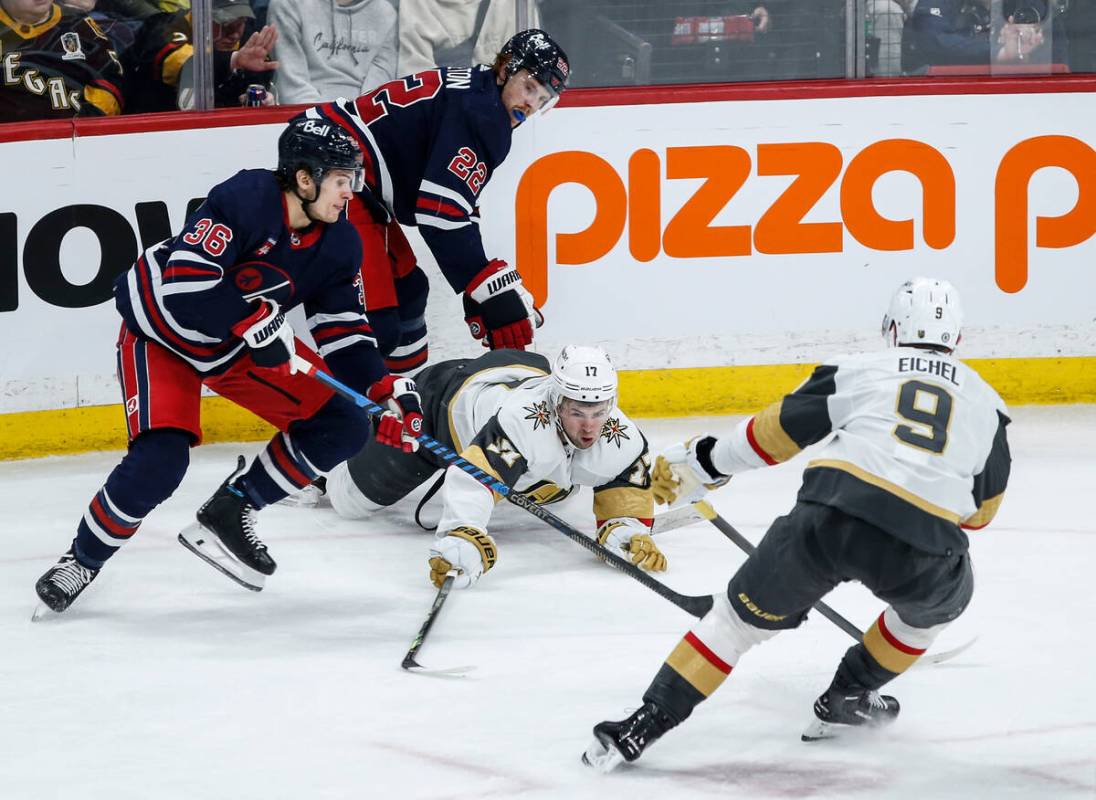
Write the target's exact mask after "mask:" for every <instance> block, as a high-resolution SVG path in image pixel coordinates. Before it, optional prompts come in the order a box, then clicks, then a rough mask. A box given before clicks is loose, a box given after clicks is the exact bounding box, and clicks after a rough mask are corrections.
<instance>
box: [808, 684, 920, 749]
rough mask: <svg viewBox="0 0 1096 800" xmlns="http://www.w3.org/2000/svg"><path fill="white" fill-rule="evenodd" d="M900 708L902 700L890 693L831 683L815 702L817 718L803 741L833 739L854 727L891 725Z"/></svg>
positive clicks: (809, 727)
mask: <svg viewBox="0 0 1096 800" xmlns="http://www.w3.org/2000/svg"><path fill="white" fill-rule="evenodd" d="M898 711H899V706H898V701H897V700H896V699H895V698H893V697H891V696H890V695H885V694H879V692H874V691H867V690H860V691H856V690H851V689H846V690H842V689H841V688H839V687H835V686H831V687H830V688H829V689H827V690H826V691H825V692H823V693H822V696H821V697H819V698H818V699H817V700H815V701H814V719H813V720H811V722H810V724H809V725H808V726H807V729H806V730H805V731H803V741H804V742H815V741H818V740H819V739H832V738H833V737H834V736H839V735H840V734H841V732H842V731H843V730H848V729H849V728H852V727H867V728H879V727H882V726H884V725H889V724H890V723H892V722H894V720H895V718H896V717H897V716H898Z"/></svg>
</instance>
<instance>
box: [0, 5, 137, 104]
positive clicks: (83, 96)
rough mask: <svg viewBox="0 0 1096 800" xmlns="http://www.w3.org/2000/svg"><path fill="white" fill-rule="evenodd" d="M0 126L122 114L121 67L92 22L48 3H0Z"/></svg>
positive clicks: (109, 44)
mask: <svg viewBox="0 0 1096 800" xmlns="http://www.w3.org/2000/svg"><path fill="white" fill-rule="evenodd" d="M0 51H2V52H3V54H4V69H3V70H2V71H0V81H2V83H3V90H2V91H0V122H12V121H19V120H36V119H48V118H64V117H73V116H76V115H81V116H102V115H113V114H120V113H121V112H122V90H121V82H122V65H121V63H120V62H119V60H118V55H117V53H115V51H114V48H113V43H112V42H111V40H110V39H109V38H108V37H107V35H106V34H105V33H103V30H102V28H100V27H99V25H98V24H96V22H95V20H93V19H91V18H90V17H88V16H86V15H85V14H82V13H62V10H61V7H60V6H59V5H57V4H56V3H54V2H52V0H0Z"/></svg>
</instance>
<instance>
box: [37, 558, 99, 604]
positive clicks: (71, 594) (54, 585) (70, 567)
mask: <svg viewBox="0 0 1096 800" xmlns="http://www.w3.org/2000/svg"><path fill="white" fill-rule="evenodd" d="M98 574H99V570H97V569H90V568H89V567H85V566H84V565H83V564H81V563H80V562H79V561H77V560H76V555H75V554H74V553H73V552H72V548H71V547H70V548H69V549H68V551H67V552H66V553H65V554H64V555H63V556H61V558H60V559H59V560H58V562H57V563H56V564H54V565H53V566H52V567H50V568H49V569H48V570H46V574H45V575H43V576H42V577H41V578H39V579H38V582H37V583H36V584H34V591H36V592H37V593H38V598H39V599H40V600H41V601H42V602H43V603H45V604H46V606H48V607H49V609H50V610H51V611H55V612H57V613H58V614H60V613H61V612H62V611H64V610H65V609H66V608H68V607H69V606H70V605H72V601H73V600H75V599H76V598H77V597H79V596H80V593H81V592H82V591H84V589H86V588H87V587H88V585H89V584H90V583H91V582H92V581H93V580H95V576H96V575H98ZM37 618H38V611H37V610H36V611H35V614H34V617H32V619H37Z"/></svg>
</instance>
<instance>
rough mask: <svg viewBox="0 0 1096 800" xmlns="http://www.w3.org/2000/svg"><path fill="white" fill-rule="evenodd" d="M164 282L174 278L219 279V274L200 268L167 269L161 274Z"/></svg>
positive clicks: (213, 270)
mask: <svg viewBox="0 0 1096 800" xmlns="http://www.w3.org/2000/svg"><path fill="white" fill-rule="evenodd" d="M161 275H162V277H163V279H164V280H165V281H170V280H174V279H175V278H209V277H213V278H217V279H219V278H220V277H221V273H220V272H218V271H217V270H215V269H208V268H205V269H203V268H201V267H168V268H167V269H165V270H164V271H163V272H162V273H161Z"/></svg>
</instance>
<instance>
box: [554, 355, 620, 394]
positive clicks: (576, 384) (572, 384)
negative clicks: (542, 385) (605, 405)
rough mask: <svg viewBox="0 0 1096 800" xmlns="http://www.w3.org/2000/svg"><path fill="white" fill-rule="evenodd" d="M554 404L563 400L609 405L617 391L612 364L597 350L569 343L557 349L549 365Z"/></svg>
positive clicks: (615, 374) (614, 369)
mask: <svg viewBox="0 0 1096 800" xmlns="http://www.w3.org/2000/svg"><path fill="white" fill-rule="evenodd" d="M552 384H553V386H552V393H553V395H554V396H555V403H554V405H556V406H558V405H559V404H560V403H561V402H562V401H563V398H565V397H567V398H570V399H571V400H578V401H579V402H581V403H601V402H604V401H606V400H608V401H609V402H610V404H612V402H613V401H614V400H615V398H616V392H617V372H616V368H615V367H613V362H612V361H610V360H609V356H608V355H607V354H606V352H605V351H604V350H602V349H601V348H600V347H592V346H589V345H583V344H569V345H566V346H565V347H564V348H563V349H562V350H560V352H559V355H558V356H556V360H555V363H554V364H553V365H552Z"/></svg>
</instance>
